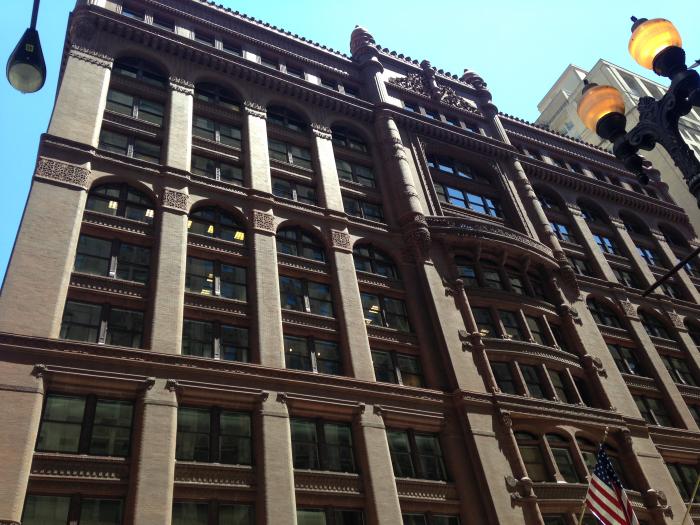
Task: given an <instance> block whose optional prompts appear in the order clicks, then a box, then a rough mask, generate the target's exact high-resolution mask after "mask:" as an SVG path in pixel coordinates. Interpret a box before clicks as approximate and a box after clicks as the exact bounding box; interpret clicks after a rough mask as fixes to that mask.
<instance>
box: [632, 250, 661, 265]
mask: <svg viewBox="0 0 700 525" xmlns="http://www.w3.org/2000/svg"><path fill="white" fill-rule="evenodd" d="M637 252H639V255H640V256H641V257H642V259H644V260H645V261H646V262H647V264H648V265H650V266H663V262H662V261H661V256H660V255H659V254H658V253H657V252H656V250H653V249H652V248H647V247H646V246H637Z"/></svg>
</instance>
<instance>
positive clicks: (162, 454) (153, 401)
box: [126, 379, 177, 525]
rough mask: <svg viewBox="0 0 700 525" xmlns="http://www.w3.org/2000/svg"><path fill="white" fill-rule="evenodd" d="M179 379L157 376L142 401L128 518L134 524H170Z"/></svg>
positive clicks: (136, 430) (139, 409) (132, 465)
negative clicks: (176, 391) (166, 378)
mask: <svg viewBox="0 0 700 525" xmlns="http://www.w3.org/2000/svg"><path fill="white" fill-rule="evenodd" d="M176 388H177V383H176V382H175V381H173V380H165V379H157V380H155V383H153V385H152V386H151V387H150V389H149V390H147V391H146V392H145V393H144V395H143V398H142V400H141V403H140V404H139V407H138V410H137V414H138V419H137V421H138V424H137V425H136V428H135V429H134V432H133V435H134V436H136V439H135V443H134V445H135V446H134V453H133V460H132V464H131V476H130V479H131V486H130V488H129V497H128V501H127V511H126V514H127V517H128V519H127V521H128V522H129V523H133V524H134V525H170V521H171V516H172V509H173V486H174V482H175V441H176V438H177V397H176V393H175V390H176Z"/></svg>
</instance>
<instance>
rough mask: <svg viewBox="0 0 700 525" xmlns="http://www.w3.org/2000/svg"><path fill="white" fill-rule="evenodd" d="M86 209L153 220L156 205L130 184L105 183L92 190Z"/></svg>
mask: <svg viewBox="0 0 700 525" xmlns="http://www.w3.org/2000/svg"><path fill="white" fill-rule="evenodd" d="M85 207H86V209H88V210H91V211H96V212H99V213H106V214H108V215H115V216H118V217H126V218H127V219H132V220H135V221H139V222H145V223H148V224H151V223H152V222H153V215H154V206H153V202H152V201H151V199H150V198H149V197H147V196H146V195H144V194H143V193H141V192H140V191H138V190H135V189H134V188H132V187H131V186H129V185H128V184H125V183H122V184H113V183H112V184H103V185H101V186H97V187H95V188H93V189H91V190H90V193H89V194H88V198H87V203H86V204H85Z"/></svg>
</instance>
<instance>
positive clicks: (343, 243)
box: [330, 230, 352, 252]
mask: <svg viewBox="0 0 700 525" xmlns="http://www.w3.org/2000/svg"><path fill="white" fill-rule="evenodd" d="M330 237H331V246H332V247H333V248H334V249H336V250H339V251H344V252H350V251H352V250H351V248H350V244H351V243H350V235H349V234H348V233H346V232H344V231H340V230H331V232H330Z"/></svg>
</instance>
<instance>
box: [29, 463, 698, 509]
mask: <svg viewBox="0 0 700 525" xmlns="http://www.w3.org/2000/svg"><path fill="white" fill-rule="evenodd" d="M666 466H667V467H668V471H669V472H670V474H671V477H672V478H673V481H674V483H675V484H676V487H678V492H680V493H681V496H682V497H683V501H685V502H689V501H690V497H691V496H692V495H693V489H694V488H695V483H696V481H697V479H698V476H699V475H700V471H699V470H698V468H697V467H696V466H695V465H686V464H683V463H667V464H666ZM693 503H695V504H697V503H700V491H698V493H697V494H696V495H695V500H694V502H693ZM22 523H24V522H22Z"/></svg>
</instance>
